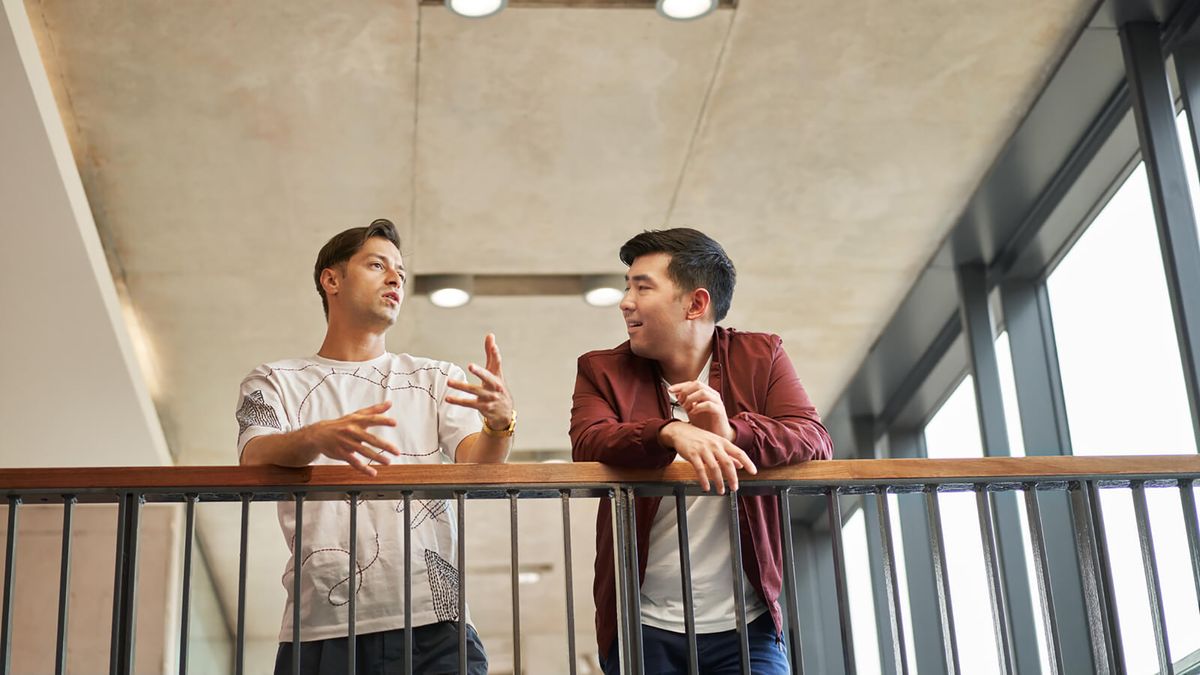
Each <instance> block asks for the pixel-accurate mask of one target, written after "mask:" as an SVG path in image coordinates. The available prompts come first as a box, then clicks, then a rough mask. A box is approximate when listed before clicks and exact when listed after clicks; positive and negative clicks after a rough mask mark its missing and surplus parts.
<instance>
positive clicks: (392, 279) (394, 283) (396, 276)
mask: <svg viewBox="0 0 1200 675" xmlns="http://www.w3.org/2000/svg"><path fill="white" fill-rule="evenodd" d="M387 285H388V286H391V287H393V288H399V287H400V273H399V272H397V271H396V270H392V271H391V272H390V273H389V274H388V278H387Z"/></svg>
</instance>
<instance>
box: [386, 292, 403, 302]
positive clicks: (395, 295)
mask: <svg viewBox="0 0 1200 675" xmlns="http://www.w3.org/2000/svg"><path fill="white" fill-rule="evenodd" d="M383 297H385V298H387V299H388V300H391V301H392V302H394V303H396V304H397V305H398V304H400V294H399V293H384V294H383Z"/></svg>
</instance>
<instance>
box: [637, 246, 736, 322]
mask: <svg viewBox="0 0 1200 675" xmlns="http://www.w3.org/2000/svg"><path fill="white" fill-rule="evenodd" d="M651 253H666V254H668V255H670V256H671V262H670V263H668V264H667V276H669V277H670V278H671V280H672V281H674V282H675V285H676V286H679V288H681V289H682V290H683V291H684V292H686V293H690V292H692V291H694V290H696V289H697V288H703V289H706V290H707V291H708V294H709V296H711V297H712V306H713V317H714V320H715V321H721V320H722V319H724V318H725V315H726V314H727V313H728V312H729V305H730V303H732V302H733V287H734V285H735V284H736V283H737V269H735V268H734V266H733V261H732V260H730V259H729V256H728V255H726V254H725V249H723V248H721V245H720V244H718V243H717V242H716V241H715V240H713V239H712V238H711V237H709V236H708V235H706V234H704V233H703V232H700V231H699V230H693V229H691V228H690V227H674V228H671V229H669V230H646V231H645V232H642V233H641V234H639V235H637V236H636V237H634V238H633V239H630V240H629V241H627V242H625V245H624V246H622V247H621V262H623V263H625V264H626V265H627V266H628V265H632V264H633V261H634V260H636V259H638V258H640V257H642V256H644V255H649V254H651Z"/></svg>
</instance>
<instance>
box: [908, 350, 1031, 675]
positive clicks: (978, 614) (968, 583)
mask: <svg viewBox="0 0 1200 675" xmlns="http://www.w3.org/2000/svg"><path fill="white" fill-rule="evenodd" d="M996 349H997V358H998V360H999V365H1000V370H1001V393H1002V394H1003V395H1004V405H1005V410H1006V422H1007V428H1008V433H1009V436H1010V445H1011V446H1012V447H1013V454H1014V455H1018V454H1024V445H1023V444H1022V443H1021V440H1020V433H1019V430H1020V417H1019V415H1018V413H1017V405H1016V388H1015V387H1014V386H1012V362H1011V357H1010V355H1009V351H1008V337H1007V335H1006V334H1002V335H1001V337H1000V339H999V340H998V341H997V345H996ZM1008 411H1011V413H1009V412H1008ZM1013 436H1015V437H1016V440H1015V441H1014V440H1013V438H1012V437H1013ZM925 446H926V454H927V456H928V457H931V458H951V457H982V456H983V454H984V453H983V442H982V440H981V436H980V431H979V416H978V408H977V406H976V404H975V382H974V378H973V377H971V376H970V375H968V376H966V377H965V378H963V381H962V382H961V383H960V384H959V385H958V387H957V388H956V389H955V390H954V392H953V393H952V394H951V395H950V397H949V398H948V399H946V402H945V403H943V404H942V407H941V408H940V409H939V410H938V412H937V413H936V414H935V415H934V416H933V417H932V418H931V419H930V420H929V423H928V424H927V425H926V427H925ZM938 502H939V505H940V506H941V513H942V531H943V533H944V534H945V539H946V542H947V545H946V566H947V568H948V573H949V575H950V598H951V608H952V609H953V611H954V628H955V634H956V637H957V639H958V648H959V661H960V665H961V666H962V671H963V672H965V673H999V672H1000V664H999V653H998V652H997V645H996V642H995V638H994V633H993V631H992V630H991V628H992V610H991V607H992V605H991V602H992V601H991V594H990V592H989V591H988V583H987V569H986V563H985V561H984V557H983V539H982V536H981V534H980V531H979V520H978V515H977V513H978V511H977V509H976V504H975V495H974V493H970V492H958V493H949V494H946V493H943V494H940V495H939V496H938ZM1018 510H1019V514H1020V520H1021V523H1020V524H1021V533H1022V537H1021V544H1022V547H1023V549H1024V552H1025V568H1026V575H1027V578H1028V580H1029V582H1030V586H1029V588H1027V589H1026V592H1027V593H1029V594H1030V595H1029V597H1030V598H1032V602H1033V607H1034V617H1033V618H1034V623H1035V633H1036V635H1037V636H1038V644H1037V649H1038V654H1039V658H1040V660H1041V662H1042V667H1043V669H1045V668H1046V666H1047V665H1048V664H1047V661H1046V654H1045V649H1044V648H1043V645H1044V635H1045V627H1044V625H1043V622H1042V617H1041V613H1040V612H1039V611H1038V605H1037V603H1038V599H1037V598H1038V596H1037V590H1036V589H1037V586H1036V584H1037V579H1036V577H1035V576H1033V564H1032V552H1031V550H1030V545H1029V538H1028V537H1027V536H1026V535H1025V533H1026V532H1028V528H1027V525H1026V524H1027V522H1028V519H1027V516H1026V513H1025V507H1024V503H1023V502H1020V503H1019V505H1018ZM981 626H983V627H986V629H985V630H979V627H981Z"/></svg>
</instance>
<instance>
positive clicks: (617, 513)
mask: <svg viewBox="0 0 1200 675" xmlns="http://www.w3.org/2000/svg"><path fill="white" fill-rule="evenodd" d="M608 499H609V515H610V516H612V542H613V576H614V578H613V588H614V591H615V592H614V593H613V599H614V605H615V609H616V614H617V638H616V642H617V659H618V662H619V663H620V664H621V666H622V667H621V668H619V669H618V670H619V672H623V673H628V672H630V669H631V666H630V665H629V662H630V657H629V651H630V649H629V647H630V641H631V640H632V638H631V637H630V630H631V626H630V623H629V564H628V563H627V562H626V560H625V559H626V558H627V557H628V556H629V551H628V546H627V543H628V542H626V540H625V535H626V530H625V491H624V490H622V489H620V488H617V489H615V490H613V491H612V492H610V493H609V495H608Z"/></svg>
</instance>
